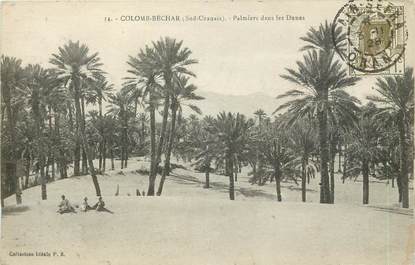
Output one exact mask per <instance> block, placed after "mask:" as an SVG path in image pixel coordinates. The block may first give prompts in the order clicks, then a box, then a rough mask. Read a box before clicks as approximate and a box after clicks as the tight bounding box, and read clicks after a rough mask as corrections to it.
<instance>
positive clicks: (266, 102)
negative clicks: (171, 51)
mask: <svg viewBox="0 0 415 265" xmlns="http://www.w3.org/2000/svg"><path fill="white" fill-rule="evenodd" d="M197 92H198V95H200V96H203V97H205V100H201V101H199V102H198V103H197V106H199V107H200V109H201V110H202V111H203V115H213V116H216V115H217V114H218V113H219V112H221V111H227V112H228V111H230V112H240V113H242V114H245V115H246V116H252V115H253V113H254V112H255V111H256V110H257V109H259V108H261V109H263V110H264V111H265V113H267V114H268V115H271V113H272V112H273V111H274V110H275V109H276V108H277V103H278V102H277V100H276V99H275V97H272V96H269V95H267V94H264V93H253V94H248V95H224V94H219V93H214V92H210V91H205V90H198V91H197ZM188 113H189V111H186V114H188Z"/></svg>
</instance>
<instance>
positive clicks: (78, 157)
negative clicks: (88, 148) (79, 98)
mask: <svg viewBox="0 0 415 265" xmlns="http://www.w3.org/2000/svg"><path fill="white" fill-rule="evenodd" d="M69 126H70V129H71V131H73V115H72V106H71V105H70V104H69ZM80 161H81V143H80V137H79V122H78V119H75V148H74V163H73V175H74V176H79V175H80V174H81V169H80Z"/></svg>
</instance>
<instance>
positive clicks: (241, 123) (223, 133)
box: [208, 112, 253, 200]
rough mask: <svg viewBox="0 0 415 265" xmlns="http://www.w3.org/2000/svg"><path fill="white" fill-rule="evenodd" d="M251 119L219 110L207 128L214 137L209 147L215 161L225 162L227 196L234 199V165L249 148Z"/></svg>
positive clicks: (242, 157)
mask: <svg viewBox="0 0 415 265" xmlns="http://www.w3.org/2000/svg"><path fill="white" fill-rule="evenodd" d="M252 126H253V121H252V120H247V119H246V118H245V116H244V115H242V114H239V113H237V114H232V113H225V112H221V113H220V114H218V116H217V118H216V119H215V120H214V121H213V122H212V124H211V126H209V128H208V132H209V133H211V134H212V135H213V137H215V140H214V142H213V144H212V145H211V146H209V149H210V150H211V152H214V153H216V154H217V155H216V157H218V159H217V162H219V163H221V162H224V163H225V172H226V175H227V176H229V198H230V199H231V200H234V199H235V187H234V185H235V183H234V168H235V167H234V166H235V165H237V164H239V162H240V161H241V160H244V159H245V157H244V156H245V155H246V153H247V151H248V149H249V146H248V139H249V137H250V133H249V131H250V129H251V128H252Z"/></svg>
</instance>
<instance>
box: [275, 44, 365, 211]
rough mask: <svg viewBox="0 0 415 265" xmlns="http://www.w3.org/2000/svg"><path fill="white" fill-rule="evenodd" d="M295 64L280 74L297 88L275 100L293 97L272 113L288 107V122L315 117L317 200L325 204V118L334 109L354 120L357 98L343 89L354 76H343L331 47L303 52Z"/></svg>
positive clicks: (326, 172) (327, 190) (326, 164)
mask: <svg viewBox="0 0 415 265" xmlns="http://www.w3.org/2000/svg"><path fill="white" fill-rule="evenodd" d="M297 67H298V70H293V69H287V72H288V74H286V75H281V77H282V78H283V79H285V80H288V81H290V82H292V83H294V84H296V85H297V86H298V89H292V90H290V91H288V92H286V93H285V94H282V95H280V96H278V98H279V99H281V98H287V97H293V98H294V99H292V100H289V101H288V102H286V103H284V104H282V105H281V106H280V107H278V108H277V109H276V111H275V112H277V111H280V110H283V109H288V112H290V113H291V114H292V115H291V118H290V121H289V123H293V122H295V121H296V120H298V119H301V118H303V117H306V116H310V117H312V118H313V119H317V120H318V129H319V141H320V156H321V188H320V202H321V203H329V202H330V201H331V199H330V185H329V175H328V162H329V150H328V144H327V140H328V118H329V117H331V116H332V115H333V113H334V112H337V113H340V114H341V115H342V116H344V117H347V118H348V119H349V120H354V119H355V114H354V113H355V112H356V110H357V106H356V103H358V100H357V99H356V98H354V97H351V96H350V95H349V94H347V92H345V91H344V90H343V89H344V88H346V87H348V86H352V85H354V84H355V83H356V81H357V80H358V78H355V77H348V76H347V72H346V70H345V69H343V68H342V66H341V64H340V62H339V61H338V60H336V59H334V52H333V51H332V50H331V51H325V50H316V49H313V50H311V51H307V53H306V54H305V55H304V57H303V61H302V62H300V61H298V62H297Z"/></svg>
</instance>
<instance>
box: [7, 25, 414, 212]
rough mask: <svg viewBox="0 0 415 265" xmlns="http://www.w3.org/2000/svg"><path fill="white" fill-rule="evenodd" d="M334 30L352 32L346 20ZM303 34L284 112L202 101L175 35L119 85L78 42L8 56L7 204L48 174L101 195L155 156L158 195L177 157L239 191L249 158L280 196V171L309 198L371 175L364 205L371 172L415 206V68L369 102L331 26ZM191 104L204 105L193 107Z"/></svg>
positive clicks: (324, 197) (253, 174)
mask: <svg viewBox="0 0 415 265" xmlns="http://www.w3.org/2000/svg"><path fill="white" fill-rule="evenodd" d="M333 32H335V36H334V37H335V38H337V39H342V38H344V37H345V36H344V34H343V33H342V31H341V29H340V28H336V29H335V30H334V31H333ZM301 39H302V40H303V41H304V44H305V45H304V46H303V47H300V51H301V53H302V58H301V59H300V60H299V61H297V63H296V65H297V66H296V68H295V69H286V73H284V74H282V75H281V78H283V79H285V80H288V81H289V82H291V83H293V84H294V85H295V87H296V88H295V89H292V90H289V91H287V92H286V93H284V94H282V95H279V96H278V98H280V99H285V103H283V104H282V105H279V106H276V111H275V113H273V115H267V114H266V113H265V112H264V111H263V110H261V108H260V106H259V108H258V110H257V111H256V112H255V113H253V114H252V117H251V118H249V117H246V116H244V115H242V114H240V113H226V112H221V113H219V114H218V115H217V116H216V117H212V116H204V117H201V116H200V115H201V111H200V109H199V108H198V107H197V102H198V101H199V100H204V98H203V97H201V96H199V95H197V87H196V86H195V85H194V84H192V80H193V79H194V78H195V77H196V75H195V73H193V72H192V70H191V68H192V65H194V64H196V63H198V61H197V60H196V59H194V58H192V52H191V50H190V49H189V48H187V47H185V46H184V44H183V42H182V41H177V40H175V39H173V38H168V37H166V38H161V39H160V40H157V41H154V42H152V43H150V44H149V45H147V46H145V47H143V48H141V49H140V50H139V51H138V53H137V54H136V55H135V56H129V57H128V59H127V64H128V67H129V68H128V72H127V73H126V75H125V77H124V82H123V85H122V87H121V88H119V89H115V88H114V86H113V85H112V84H110V82H109V81H108V79H107V77H106V76H107V75H106V73H105V71H104V65H103V63H102V62H101V60H100V58H99V55H98V53H96V52H95V53H94V52H91V51H90V50H89V48H88V47H87V46H86V45H85V44H80V43H79V42H72V41H69V42H68V43H66V44H64V45H63V46H62V47H59V48H58V49H57V51H56V52H55V53H53V54H52V55H51V56H50V61H49V63H50V66H51V68H48V69H45V68H43V67H41V66H40V65H33V64H28V65H26V66H24V65H23V64H22V61H21V60H19V59H17V58H14V57H8V56H2V58H1V96H2V101H1V121H2V123H1V124H2V127H1V130H2V134H1V137H2V138H1V145H2V153H1V154H2V159H1V161H2V207H3V205H4V202H3V201H4V198H5V197H6V196H9V195H11V194H16V202H17V203H21V201H22V189H27V188H29V187H31V186H34V185H40V187H41V193H40V196H41V198H42V199H43V200H46V199H47V184H48V183H49V182H52V181H55V180H57V179H63V178H67V177H70V176H71V175H73V176H79V175H87V174H88V175H90V176H91V179H92V184H93V185H94V188H95V191H96V195H97V196H99V195H100V194H101V190H100V185H99V176H100V175H102V174H106V173H105V172H106V170H114V169H115V168H116V167H119V168H121V169H122V168H127V167H128V160H129V159H130V157H137V156H146V157H148V158H149V159H150V166H149V168H148V170H146V171H145V172H143V173H145V174H147V175H148V187H147V191H146V195H147V196H153V195H161V194H162V192H163V188H164V183H165V180H166V177H167V176H168V175H169V174H170V172H171V171H172V170H173V169H174V167H175V166H177V165H176V164H173V163H172V162H171V161H172V158H174V161H177V163H180V161H183V162H184V163H189V164H190V165H191V166H192V167H193V168H194V169H195V170H197V171H201V172H204V173H205V176H206V181H205V186H204V187H205V188H209V187H210V185H211V184H210V179H209V177H210V173H215V174H217V175H224V176H226V177H227V178H228V180H229V198H230V199H231V200H233V199H235V186H236V185H237V182H238V174H240V173H241V169H242V168H248V169H249V173H248V175H249V181H250V182H251V184H252V185H260V186H262V185H272V183H273V182H275V184H274V185H275V189H276V195H277V196H276V199H277V201H281V200H282V199H283V194H282V193H283V191H282V190H281V182H284V181H293V182H295V183H296V184H298V185H300V186H301V197H302V201H304V202H305V201H306V200H307V194H306V191H307V185H309V184H310V181H318V183H319V184H320V202H321V203H334V202H335V183H336V181H335V177H336V176H337V177H338V176H341V179H342V181H343V183H344V185H347V184H346V180H347V181H350V179H351V180H353V179H354V180H356V178H357V177H359V176H361V177H362V179H363V181H362V190H363V198H362V201H363V204H368V203H369V194H370V193H369V185H370V182H369V178H370V177H372V178H378V179H384V180H387V181H388V182H389V181H391V182H392V186H393V187H395V186H396V190H397V200H398V201H399V202H401V203H402V207H404V208H408V207H409V179H410V178H411V179H412V178H413V175H412V167H413V163H412V161H413V159H412V157H413V150H412V146H413V90H414V79H413V70H412V69H411V68H407V69H406V71H405V74H404V75H403V76H394V77H382V78H378V79H377V83H376V86H375V90H376V91H377V93H376V95H377V96H371V97H369V98H368V103H367V104H364V105H362V104H361V102H360V101H359V100H358V99H357V98H355V97H353V96H351V95H349V94H348V93H347V92H346V91H345V88H347V87H350V86H353V85H355V84H358V82H359V78H355V77H350V76H348V75H347V71H346V69H345V67H344V64H343V63H342V62H341V61H340V60H339V59H338V58H337V56H336V53H335V51H334V46H333V44H332V26H331V25H330V24H328V23H325V24H321V25H320V26H319V27H318V28H311V29H310V30H309V31H308V32H307V33H306V34H305V36H304V37H302V38H301ZM365 89H366V88H365ZM91 107H93V108H91ZM184 108H187V110H191V111H193V112H194V114H191V115H188V116H187V117H185V115H182V113H183V109H184ZM88 109H94V110H89V111H88ZM336 157H337V159H336ZM107 160H108V161H110V164H108V165H107V163H106V162H107ZM336 162H338V163H336ZM32 172H34V173H36V174H35V177H34V178H31V176H33V174H32ZM335 173H341V174H340V175H339V174H337V175H335ZM318 175H319V178H317V179H316V176H318ZM158 176H159V177H158ZM395 182H396V185H395Z"/></svg>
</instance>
